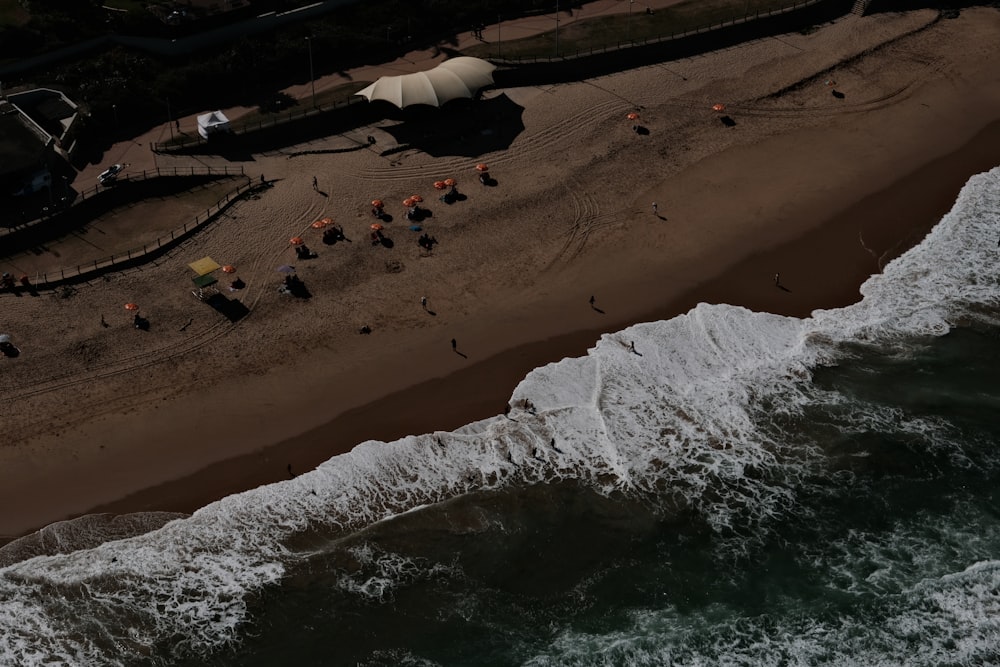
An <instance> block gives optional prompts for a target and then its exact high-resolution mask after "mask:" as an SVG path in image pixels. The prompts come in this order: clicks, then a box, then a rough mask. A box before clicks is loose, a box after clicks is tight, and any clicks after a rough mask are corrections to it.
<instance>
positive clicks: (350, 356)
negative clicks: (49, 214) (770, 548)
mask: <svg viewBox="0 0 1000 667" xmlns="http://www.w3.org/2000/svg"><path fill="white" fill-rule="evenodd" d="M998 38H1000V12H998V11H997V10H996V9H988V8H974V9H968V10H963V11H962V14H961V16H960V17H959V18H957V19H953V20H945V19H942V20H939V19H938V17H937V14H936V13H935V12H932V11H930V10H920V11H915V12H909V13H904V14H881V15H876V16H870V17H864V18H858V17H853V16H851V17H847V18H844V19H842V20H839V21H836V22H834V23H832V24H829V25H826V26H823V27H822V28H820V29H819V30H817V31H815V32H812V33H811V34H808V35H801V34H792V35H784V36H781V37H780V38H774V39H767V40H760V41H756V42H753V43H748V44H743V45H740V46H738V47H734V48H731V49H727V50H724V51H721V52H717V53H712V54H706V55H704V56H699V57H695V58H689V59H684V60H681V61H675V62H668V63H663V64H662V65H657V66H650V67H644V68H641V69H637V70H633V71H629V72H624V73H620V74H615V75H612V76H606V77H600V78H597V79H592V80H588V81H585V82H581V83H575V84H564V85H556V86H548V87H532V88H519V89H510V90H503V91H500V90H497V91H489V92H488V93H487V97H494V96H496V95H500V94H506V95H507V96H508V97H510V98H511V99H512V100H513V101H515V102H516V103H517V104H519V105H521V106H523V107H524V112H523V121H524V125H525V129H524V131H523V132H522V133H521V134H520V135H519V136H517V138H516V139H515V140H514V141H513V144H512V145H511V146H510V148H509V149H506V150H498V151H495V152H491V153H487V154H484V155H481V156H478V157H476V158H475V159H469V158H460V157H447V156H445V157H431V156H429V155H428V154H426V153H423V152H420V151H416V150H405V151H402V152H398V153H390V154H388V155H385V156H383V155H381V154H380V153H381V151H382V150H385V149H386V148H388V147H391V146H392V145H393V139H392V137H391V135H390V134H389V133H388V132H386V131H385V130H386V126H387V125H389V124H390V123H389V122H386V123H382V124H380V125H379V126H377V127H362V128H358V129H357V130H356V131H353V132H351V133H347V134H345V135H338V136H331V137H327V138H324V139H321V140H317V141H313V142H310V143H309V144H308V145H304V146H295V147H289V148H288V149H286V150H282V151H275V152H273V153H270V154H264V155H255V156H253V158H252V160H251V161H248V162H244V163H243V164H244V165H245V166H246V167H247V170H248V173H249V174H250V175H251V176H252V177H254V178H256V177H257V176H258V175H259V174H260V173H264V174H266V176H267V178H268V179H272V180H273V181H274V187H273V188H271V189H269V190H268V191H266V192H265V193H264V194H263V196H262V197H261V198H260V199H256V200H249V201H245V202H242V203H240V204H238V205H236V206H235V207H234V208H232V209H231V210H230V211H229V212H228V214H227V215H226V216H224V217H222V218H221V219H220V220H218V221H217V222H216V223H214V224H213V225H211V226H210V227H209V228H208V229H206V230H205V231H204V232H202V233H199V234H198V235H196V236H195V237H194V238H192V239H191V240H190V241H187V242H185V243H184V244H183V245H182V246H181V247H179V248H177V249H175V250H173V251H171V252H169V253H168V254H167V255H165V256H163V257H162V258H160V259H158V260H156V261H155V262H152V263H151V264H149V265H146V266H143V267H141V268H137V269H130V270H127V271H123V272H119V273H112V274H109V275H108V276H106V277H105V278H103V279H97V280H93V281H91V282H89V283H86V284H82V285H79V286H78V287H77V288H76V290H75V291H74V292H73V293H72V294H63V293H43V294H42V295H41V296H39V297H37V298H29V297H22V298H16V297H13V296H11V295H9V294H4V295H0V304H2V305H0V308H2V313H3V327H4V328H5V330H6V331H8V332H9V333H11V334H12V335H13V336H14V338H15V342H17V343H18V344H19V346H20V347H21V350H22V354H21V356H20V357H18V358H16V359H6V360H0V397H2V399H3V400H2V402H0V405H2V408H0V410H2V412H0V503H2V505H3V507H5V508H7V511H6V512H4V514H3V516H2V518H0V535H7V536H14V535H18V534H22V533H24V532H26V531H29V530H31V529H34V528H36V527H38V526H41V525H43V524H45V523H48V522H51V521H53V520H58V519H61V518H65V517H69V516H75V515H79V514H82V513H86V512H88V511H93V510H94V509H96V508H100V509H102V510H111V511H116V512H124V511H139V510H154V509H163V510H173V509H177V510H182V511H190V510H192V509H194V508H196V507H197V506H199V505H200V504H202V503H204V502H207V501H209V500H212V499H214V498H218V497H220V496H222V495H225V494H227V493H231V492H234V491H238V490H240V489H244V488H248V487H251V486H254V485H256V484H260V483H264V482H268V481H275V480H278V479H281V478H283V477H284V476H285V475H286V474H287V473H286V466H287V465H288V464H291V465H292V467H293V470H295V471H296V472H301V471H303V470H305V469H307V468H308V467H310V466H313V465H315V464H316V463H318V462H319V461H322V460H324V459H326V458H329V457H330V456H332V455H334V454H336V453H338V452H343V451H346V450H348V449H350V448H351V447H352V446H354V445H355V444H357V443H358V442H361V441H363V440H365V439H369V438H377V439H386V438H392V437H398V436H401V435H404V434H407V433H416V432H426V431H431V430H437V429H450V428H453V427H455V426H458V425H460V424H462V423H466V422H468V421H471V420H473V419H476V418H481V417H485V416H489V415H492V414H498V413H499V412H500V411H502V409H503V405H504V403H505V402H506V400H507V398H508V397H509V396H510V392H511V390H512V389H513V385H514V383H515V382H516V381H517V380H518V379H520V377H521V376H523V374H524V373H525V372H527V371H528V370H530V368H532V367H534V366H537V365H540V364H542V363H545V362H546V361H552V360H556V359H559V358H562V357H564V356H567V355H578V354H581V353H583V352H584V351H585V350H586V348H587V347H588V346H589V345H592V344H593V342H594V341H596V339H597V337H598V336H599V334H600V332H604V331H614V330H616V329H619V328H622V327H624V326H626V325H628V324H629V323H632V322H636V321H645V320H648V319H652V318H654V317H655V318H661V317H669V316H670V315H672V314H676V313H678V312H683V310H685V309H687V308H689V307H690V306H691V305H693V304H695V303H697V302H698V301H710V302H728V303H738V304H743V305H746V306H748V307H751V308H754V309H758V310H769V311H772V312H780V313H788V314H795V315H806V314H808V313H809V312H811V310H813V309H814V308H817V307H830V306H836V305H843V304H846V303H849V302H851V301H853V300H855V299H856V298H857V296H858V292H857V288H858V285H859V284H860V282H862V281H863V279H864V278H865V277H866V276H868V275H870V274H871V273H873V272H875V271H877V270H878V269H879V268H880V267H881V266H882V265H884V263H885V262H886V261H888V259H890V258H891V257H893V256H896V255H898V254H899V253H900V252H902V251H903V250H905V249H906V248H908V247H910V246H911V245H912V244H913V243H915V242H916V241H918V240H919V239H920V238H921V236H922V235H923V234H924V233H925V232H926V230H927V228H928V226H929V225H931V224H933V223H934V222H935V221H936V220H937V218H939V217H940V214H941V213H942V212H943V211H944V210H946V209H947V207H948V206H949V205H950V202H951V201H952V200H953V199H954V196H955V194H956V193H957V189H958V187H959V186H960V185H961V183H963V182H964V181H965V180H966V179H967V177H968V176H969V175H971V174H972V173H975V172H977V171H982V170H984V169H986V168H989V167H992V166H994V164H995V163H996V162H998V161H1000V160H998V159H997V156H998V155H1000V152H998V151H997V150H996V146H997V145H998V141H997V140H998V136H1000V130H998V124H997V122H996V121H997V120H998V119H1000V85H998V84H1000V62H998V59H1000V56H998V54H997V52H996V49H995V45H996V44H997V43H998ZM827 79H831V80H834V81H836V85H835V88H836V89H837V90H838V91H842V92H843V93H844V95H845V97H844V98H843V99H837V98H835V97H833V96H832V94H831V87H830V86H828V85H826V84H825V81H826V80H827ZM716 102H724V103H726V104H727V107H728V108H727V113H728V114H729V115H730V116H732V118H734V119H735V120H736V121H737V125H736V126H735V127H732V128H725V127H723V126H722V124H721V123H720V122H719V118H718V114H715V113H714V112H712V110H711V105H712V104H714V103H716ZM634 109H638V110H639V112H640V113H641V123H642V124H643V125H644V126H645V127H647V128H648V129H649V131H650V133H649V135H647V136H640V135H636V134H635V133H633V132H632V131H631V123H630V122H629V121H627V120H626V119H625V114H626V113H627V112H629V111H632V110H634ZM369 134H372V135H374V136H376V137H377V139H378V144H377V145H376V146H375V147H374V148H372V149H369V148H363V149H361V150H355V151H349V152H339V151H340V149H344V148H351V147H353V146H357V145H358V144H359V143H360V144H363V143H364V139H365V137H366V136H367V135H369ZM991 142H992V143H991ZM324 151H325V152H324ZM157 160H158V161H159V162H160V163H161V165H163V166H167V165H173V164H191V163H192V162H194V160H193V158H190V157H187V158H182V157H176V158H168V157H164V156H159V157H157ZM480 161H485V162H487V163H489V164H490V166H491V172H492V173H493V174H494V175H495V176H496V178H497V180H498V185H497V186H496V187H493V188H484V187H481V186H480V185H479V184H478V183H477V182H475V172H474V171H473V165H474V164H475V163H477V162H480ZM198 162H200V163H209V164H224V163H225V161H224V160H222V159H221V158H216V157H212V158H205V159H201V160H199V161H198ZM313 176H316V177H317V178H318V180H319V189H320V190H321V192H320V193H317V192H314V191H313V188H312V177H313ZM448 176H453V177H455V178H457V179H458V180H459V189H460V191H462V192H464V193H466V194H467V195H468V199H467V200H466V201H462V202H458V203H456V204H453V205H451V206H446V205H444V204H442V203H439V202H438V201H437V200H436V197H435V196H434V195H435V194H436V192H435V191H434V190H433V189H432V187H431V184H432V182H433V181H435V180H438V179H442V178H445V177H448ZM413 193H420V194H422V195H424V197H425V198H426V200H427V202H426V204H427V206H428V207H429V208H430V209H431V210H432V212H433V217H432V218H431V219H430V220H428V221H427V223H426V225H425V229H426V231H428V232H429V233H431V234H432V235H434V236H435V237H436V238H437V239H438V240H439V241H440V245H439V246H438V247H437V248H436V249H435V251H434V253H433V255H431V256H424V255H423V254H422V253H421V252H420V248H419V247H418V246H417V244H416V236H417V234H415V233H414V232H411V231H409V230H407V229H406V226H405V224H404V223H403V222H402V212H403V211H402V206H401V205H400V204H399V203H398V202H399V201H400V200H402V199H403V198H404V197H405V196H407V195H410V194H413ZM373 197H379V198H382V199H384V200H386V201H387V202H388V206H389V209H390V212H391V213H392V214H393V215H394V216H395V217H396V220H395V221H393V222H391V223H389V224H388V225H387V228H388V229H387V231H388V232H389V234H390V237H391V238H392V239H393V240H394V241H395V247H393V248H391V249H387V248H383V247H373V246H371V245H370V244H369V243H368V242H367V228H368V225H369V224H370V223H371V218H370V216H369V213H368V208H367V206H366V204H367V202H368V201H369V200H371V199H372V198H373ZM653 201H656V202H657V203H658V209H659V214H660V216H661V217H657V216H654V215H653V213H652V210H651V203H652V202H653ZM324 216H330V217H333V218H334V219H335V220H336V221H337V222H339V223H340V224H342V225H343V227H344V229H345V231H346V232H347V235H348V237H350V238H351V239H352V240H353V243H342V244H337V245H336V246H325V245H323V244H322V243H320V241H319V233H318V232H316V231H315V230H312V229H311V228H310V226H309V225H310V223H311V222H312V221H314V220H316V219H317V218H321V217H324ZM296 235H301V236H304V237H305V238H306V240H307V242H308V243H309V245H310V246H311V247H312V248H313V249H314V250H316V251H317V252H318V253H319V256H318V257H317V258H316V259H313V260H309V261H305V262H300V261H296V260H295V258H294V254H293V253H292V251H291V250H290V249H289V246H288V239H289V238H290V237H292V236H296ZM205 255H210V256H212V257H214V258H215V259H216V260H218V261H219V262H221V263H231V264H234V265H236V266H237V267H238V269H239V270H238V275H239V276H240V277H241V278H242V279H243V280H244V281H246V283H247V285H248V286H247V288H246V289H245V290H242V291H241V292H239V293H238V294H237V295H238V296H239V298H240V299H241V300H242V301H243V302H244V303H246V304H247V305H248V306H249V307H250V309H251V313H250V315H249V316H248V317H246V318H245V319H244V320H242V321H240V322H239V323H238V324H236V325H233V324H230V323H229V322H227V321H226V320H224V319H223V318H221V317H220V316H219V315H218V314H217V313H215V312H214V311H212V310H211V309H210V308H208V307H207V306H205V305H204V304H201V303H199V302H198V301H196V300H195V299H194V298H193V297H192V296H191V294H190V289H189V288H190V277H191V275H192V273H191V270H190V269H189V268H188V267H187V263H188V262H190V261H193V260H195V259H198V258H200V257H202V256H205ZM284 263H291V264H295V265H296V266H297V267H298V269H299V275H300V276H301V277H302V278H303V279H304V280H305V282H306V284H307V286H308V287H309V289H310V290H311V291H312V293H313V297H312V298H311V299H309V300H297V299H294V298H291V297H288V296H285V295H281V294H279V293H278V286H279V284H280V280H281V276H280V275H279V274H278V273H276V272H275V267H277V266H278V265H280V264H284ZM775 272H780V273H781V277H782V282H783V283H784V284H785V285H786V286H788V288H789V289H790V290H791V291H788V292H786V291H782V290H777V289H775V287H774V284H773V275H774V273H775ZM591 295H594V296H595V297H596V305H597V306H598V307H599V308H600V309H601V310H603V311H604V312H603V313H601V312H598V311H596V310H594V309H592V308H591V307H590V305H589V304H588V299H589V297H590V296H591ZM421 296H426V297H427V298H428V299H429V303H428V306H429V309H430V310H432V311H434V313H435V314H434V315H430V314H428V313H427V312H425V311H424V309H423V308H421V305H420V297H421ZM128 301H135V302H138V303H140V304H141V306H142V312H143V313H144V314H145V315H146V316H147V317H148V318H149V319H150V321H151V323H152V328H151V330H150V331H149V332H142V331H137V330H135V329H134V328H133V327H132V326H131V316H130V315H129V314H128V313H126V312H125V311H124V310H123V309H122V304H124V303H125V302H128ZM102 314H103V315H104V316H105V318H106V320H107V321H108V323H109V324H110V326H109V327H103V326H102V325H101V315H102ZM189 321H190V324H189V325H187V326H185V325H186V324H187V323H188V322H189ZM363 324H368V325H370V326H371V327H372V329H373V333H372V334H371V335H368V336H363V335H359V334H358V328H359V327H360V326H361V325H363ZM452 338H455V339H457V341H458V350H459V351H461V352H462V353H464V354H465V355H467V356H461V355H459V354H456V353H455V352H454V351H453V350H452V349H451V345H450V341H451V339H452Z"/></svg>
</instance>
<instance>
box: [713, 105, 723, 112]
mask: <svg viewBox="0 0 1000 667" xmlns="http://www.w3.org/2000/svg"><path fill="white" fill-rule="evenodd" d="M712 110H713V111H725V110H726V105H725V104H713V105H712Z"/></svg>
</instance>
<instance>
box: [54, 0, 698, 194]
mask: <svg viewBox="0 0 1000 667" xmlns="http://www.w3.org/2000/svg"><path fill="white" fill-rule="evenodd" d="M682 1H683V0H641V1H640V0H594V2H588V3H586V4H584V5H583V6H582V7H579V8H577V9H572V8H571V9H567V10H565V11H560V12H559V15H558V18H559V22H558V25H559V26H560V27H564V26H567V25H570V24H573V23H576V22H578V21H583V20H587V19H592V18H595V17H598V16H608V15H612V14H626V13H628V12H629V11H632V12H635V13H643V12H645V11H646V9H647V8H649V9H652V10H657V9H662V8H664V7H669V6H671V5H676V4H679V3H680V2H682ZM555 28H556V13H555V12H551V13H547V14H540V15H537V16H526V17H523V18H517V19H512V20H510V21H503V20H502V17H501V22H500V23H495V24H493V25H489V26H486V27H485V28H483V31H482V36H483V37H482V39H481V40H480V39H477V38H476V37H474V36H473V35H472V32H463V33H459V34H458V35H456V41H455V42H448V43H446V44H441V46H445V47H447V48H449V49H456V50H462V49H466V48H469V47H471V46H474V45H476V44H481V43H487V44H490V43H493V44H495V43H496V42H497V41H498V40H502V41H507V40H514V39H520V38H523V37H530V36H532V35H538V34H541V33H544V32H548V31H550V30H555ZM445 59H446V56H445V54H444V53H442V52H441V50H440V49H439V48H434V47H432V48H425V49H418V50H414V51H411V52H409V53H407V54H405V55H403V56H401V57H399V58H396V59H395V60H393V61H391V62H386V63H380V64H377V65H365V66H362V67H356V68H354V69H350V70H346V71H343V72H337V73H335V74H328V75H326V76H322V77H319V78H317V79H315V81H313V82H306V83H303V84H298V85H294V86H289V87H288V88H285V89H284V90H283V91H282V92H284V93H285V94H287V95H289V96H290V97H293V98H295V99H297V100H308V99H309V97H310V96H311V95H312V88H313V84H315V87H316V91H317V92H320V91H323V90H327V89H329V88H333V87H336V86H339V85H342V84H344V83H350V82H352V81H375V80H377V79H378V78H379V77H381V76H396V75H400V74H411V73H413V72H421V71H424V70H428V69H432V68H433V67H436V66H437V65H438V64H440V63H441V62H443V61H444V60H445ZM250 110H251V108H250V107H230V108H227V109H223V110H222V111H223V112H224V113H225V114H226V116H228V117H229V119H230V120H236V119H238V118H239V117H240V116H243V115H245V114H246V113H248V112H249V111H250ZM207 111H211V109H203V110H201V111H199V112H198V113H196V114H191V115H188V116H182V117H180V118H178V119H176V120H177V121H178V122H179V125H180V128H181V129H182V130H183V131H184V132H187V133H193V132H196V131H197V125H198V118H197V117H198V115H199V114H202V113H206V112H207ZM173 131H176V129H174V130H173ZM171 132H172V129H171V127H170V126H169V124H167V123H163V124H162V125H159V126H157V127H154V128H153V129H151V130H150V131H149V132H146V133H145V134H143V135H142V136H140V137H136V138H135V139H132V140H129V141H123V142H120V143H118V144H115V145H113V146H112V147H111V148H110V149H108V151H107V152H106V153H105V157H104V162H103V163H102V164H99V165H90V166H88V167H87V168H85V169H84V170H83V171H81V172H80V173H79V174H78V175H77V178H76V180H75V181H74V184H73V185H74V187H75V188H76V189H77V190H81V189H84V190H85V189H88V188H91V187H93V186H94V185H96V184H97V176H98V174H100V173H101V172H102V171H103V170H104V169H105V168H106V167H107V165H110V164H114V163H122V164H126V163H127V164H128V165H129V169H131V170H138V171H141V170H144V169H155V168H156V166H157V157H158V156H157V155H156V154H154V153H153V152H152V151H151V150H150V148H149V146H150V144H151V143H152V142H162V141H166V140H167V139H169V138H170V137H171Z"/></svg>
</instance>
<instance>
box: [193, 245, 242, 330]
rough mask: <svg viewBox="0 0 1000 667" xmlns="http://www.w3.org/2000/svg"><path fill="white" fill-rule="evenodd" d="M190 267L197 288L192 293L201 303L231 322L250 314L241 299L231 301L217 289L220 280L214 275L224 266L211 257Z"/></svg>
mask: <svg viewBox="0 0 1000 667" xmlns="http://www.w3.org/2000/svg"><path fill="white" fill-rule="evenodd" d="M188 266H189V267H191V269H192V270H193V271H194V272H195V276H194V278H192V279H191V281H192V282H193V283H194V287H195V288H194V289H193V290H191V293H192V294H194V295H195V297H196V298H197V299H198V300H199V301H201V302H203V303H207V304H208V305H210V306H211V307H212V308H214V309H215V310H217V311H218V312H220V313H222V314H223V315H225V316H226V318H228V319H229V321H230V322H236V321H237V320H239V319H241V318H242V317H244V316H245V315H246V314H247V313H248V312H250V311H249V309H248V308H247V307H246V306H245V305H243V303H242V302H241V301H240V300H239V299H230V298H228V297H226V295H225V294H223V293H222V292H220V291H219V290H218V288H217V287H215V284H216V283H217V282H219V279H218V278H216V277H215V275H214V274H215V272H216V271H218V270H219V269H221V268H222V266H221V265H220V264H219V263H218V262H216V261H215V260H214V259H212V258H211V257H202V258H201V259H199V260H195V261H194V262H191V263H190V264H188Z"/></svg>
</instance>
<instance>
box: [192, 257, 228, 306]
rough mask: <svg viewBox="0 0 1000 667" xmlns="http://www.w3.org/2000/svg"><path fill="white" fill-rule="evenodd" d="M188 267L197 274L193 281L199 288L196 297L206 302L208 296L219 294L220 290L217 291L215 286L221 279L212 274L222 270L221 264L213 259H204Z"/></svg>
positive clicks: (195, 293)
mask: <svg viewBox="0 0 1000 667" xmlns="http://www.w3.org/2000/svg"><path fill="white" fill-rule="evenodd" d="M188 266H190V267H191V269H192V270H194V272H195V274H197V275H195V277H194V278H192V279H191V280H192V281H193V282H194V286H195V287H196V288H197V289H196V290H195V292H194V295H195V296H196V297H198V298H199V299H201V300H202V301H204V300H205V298H206V296H210V295H211V294H212V293H218V291H219V290H217V289H215V287H213V285H215V283H217V282H219V279H218V278H216V277H215V276H214V275H212V274H213V273H214V272H216V271H218V270H219V269H221V268H222V265H221V264H219V263H218V262H216V261H215V260H214V259H212V258H211V257H202V258H201V259H199V260H196V261H194V262H191V263H190V264H188Z"/></svg>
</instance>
